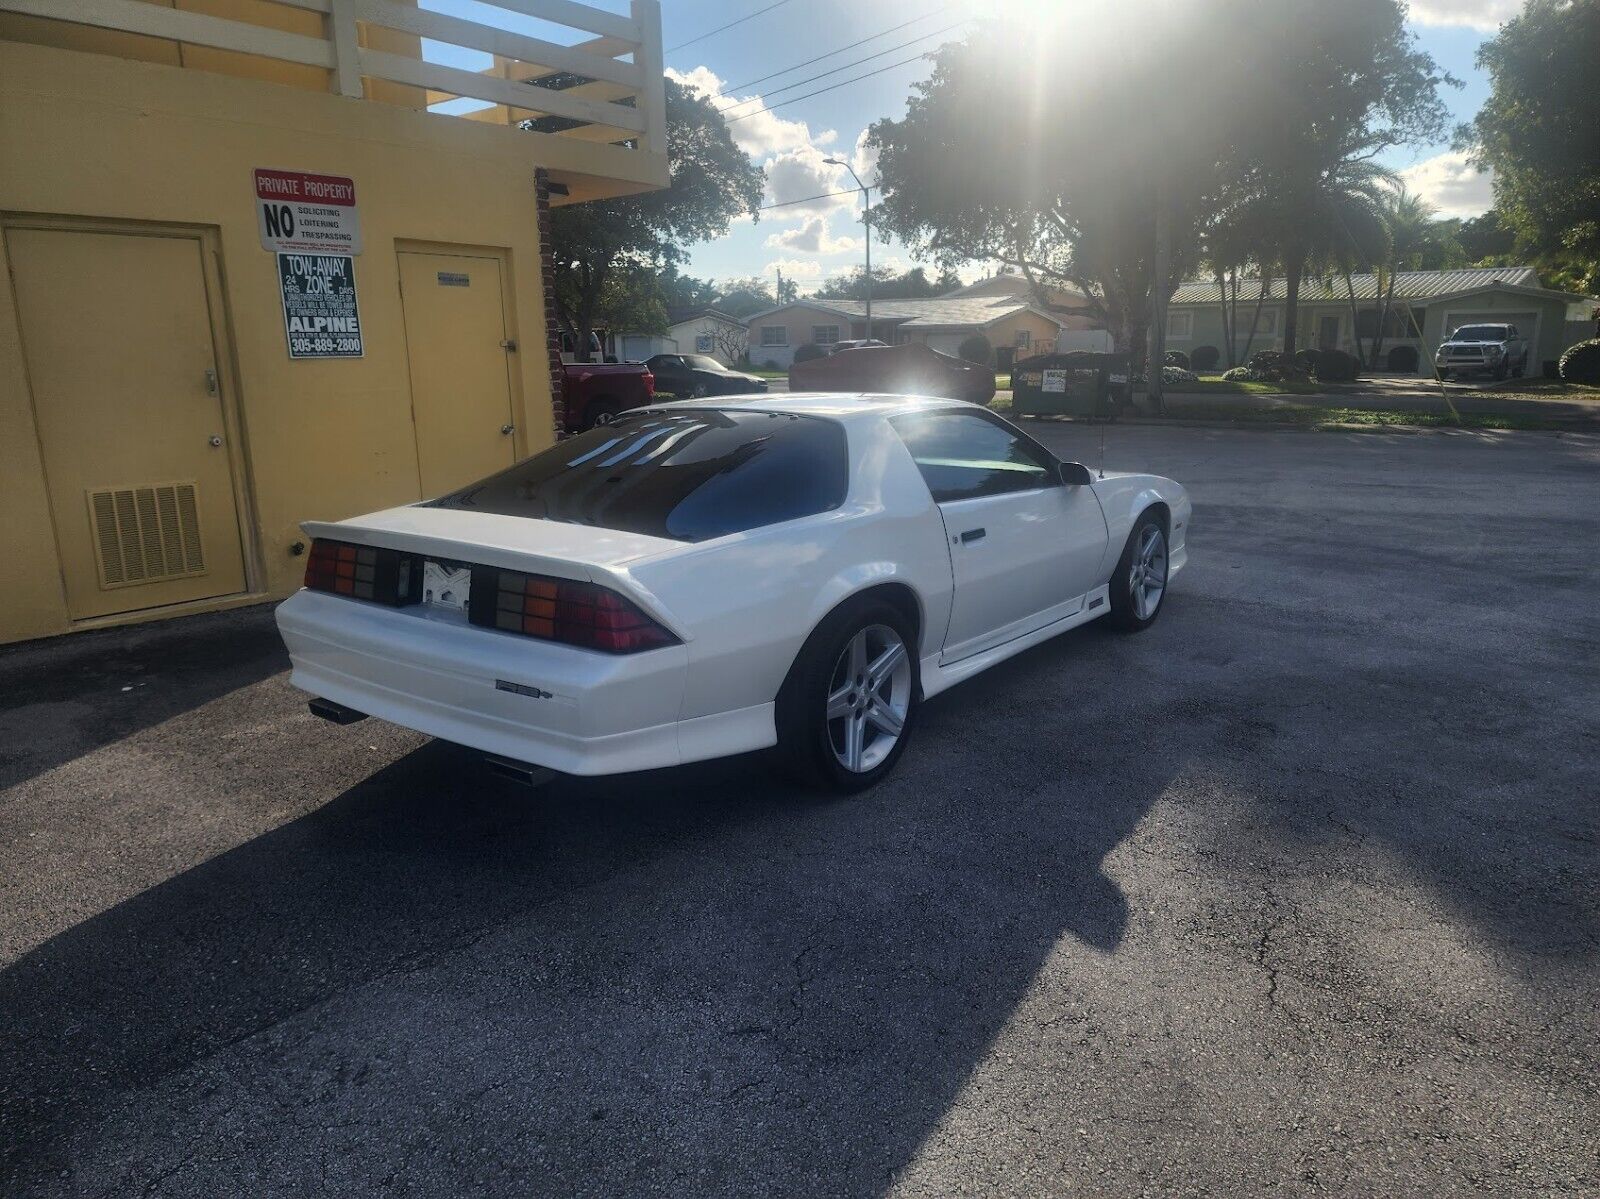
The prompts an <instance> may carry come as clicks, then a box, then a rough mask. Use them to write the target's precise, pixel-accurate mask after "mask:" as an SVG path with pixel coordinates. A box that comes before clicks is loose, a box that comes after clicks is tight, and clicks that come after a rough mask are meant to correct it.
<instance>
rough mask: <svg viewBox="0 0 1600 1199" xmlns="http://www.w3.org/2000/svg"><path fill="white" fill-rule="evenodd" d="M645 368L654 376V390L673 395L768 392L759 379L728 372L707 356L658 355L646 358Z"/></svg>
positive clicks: (719, 363)
mask: <svg viewBox="0 0 1600 1199" xmlns="http://www.w3.org/2000/svg"><path fill="white" fill-rule="evenodd" d="M645 365H646V366H648V367H649V368H650V370H651V372H652V373H653V374H654V375H655V377H656V389H657V390H658V391H667V392H671V393H672V394H673V395H675V396H683V397H699V396H729V395H748V394H750V393H751V392H761V391H766V390H767V381H766V380H765V379H763V378H761V376H759V375H747V374H745V373H744V372H743V371H736V370H730V369H728V368H727V367H726V366H723V365H722V363H721V362H720V361H718V360H717V359H715V358H712V357H711V356H710V355H709V354H657V355H656V356H655V357H654V358H646V359H645Z"/></svg>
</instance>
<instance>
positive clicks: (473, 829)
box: [0, 424, 1600, 1197]
mask: <svg viewBox="0 0 1600 1199" xmlns="http://www.w3.org/2000/svg"><path fill="white" fill-rule="evenodd" d="M1035 427H1036V429H1038V430H1039V431H1040V435H1041V436H1042V437H1043V438H1044V439H1046V440H1048V441H1051V442H1052V443H1053V444H1055V445H1056V446H1057V448H1058V449H1060V450H1061V451H1062V452H1064V453H1067V454H1068V455H1069V456H1073V457H1079V458H1083V459H1085V460H1087V461H1090V462H1092V461H1094V459H1095V455H1096V450H1095V438H1096V437H1097V436H1098V431H1097V430H1093V429H1089V428H1086V427H1083V426H1071V425H1045V424H1041V425H1038V426H1035ZM1109 436H1110V445H1109V447H1108V450H1107V455H1106V459H1107V463H1108V465H1109V466H1111V467H1113V468H1139V469H1145V468H1147V469H1154V470H1158V471H1161V472H1163V473H1167V474H1171V475H1173V476H1175V477H1176V478H1178V479H1180V480H1182V481H1184V482H1186V483H1187V484H1188V485H1189V486H1190V488H1191V491H1192V493H1193V496H1194V500H1195V516H1194V522H1193V530H1192V534H1191V540H1190V545H1191V565H1190V567H1189V569H1188V571H1187V572H1186V573H1185V574H1183V575H1182V576H1180V578H1179V580H1178V581H1177V583H1176V586H1175V588H1174V590H1173V592H1172V594H1171V596H1170V598H1169V601H1168V608H1167V610H1166V611H1165V613H1164V614H1163V616H1162V619H1161V620H1160V621H1159V622H1158V623H1157V624H1156V626H1155V627H1154V628H1153V629H1151V630H1150V631H1149V632H1148V633H1146V634H1144V635H1142V636H1139V637H1134V638H1126V637H1120V636H1117V635H1115V634H1113V633H1111V632H1109V631H1106V630H1105V629H1103V628H1101V627H1099V626H1093V625H1091V626H1089V627H1087V628H1085V629H1083V630H1080V631H1077V632H1074V633H1070V634H1068V635H1066V636H1065V637H1062V638H1059V639H1057V640H1056V641H1054V642H1052V643H1049V644H1047V645H1045V646H1043V647H1040V648H1038V649H1036V650H1033V651H1031V652H1029V653H1027V654H1025V655H1023V656H1021V657H1020V658H1018V659H1014V660H1013V661H1011V662H1010V663H1007V664H1006V665H1004V666H1002V667H999V668H997V669H995V670H993V671H991V672H989V673H987V674H985V675H983V676H980V677H979V678H977V679H976V680H974V681H972V682H970V683H968V684H965V685H963V686H961V687H959V688H956V689H955V690H953V691H951V692H949V693H947V694H945V695H943V696H941V697H939V698H938V699H937V700H935V701H933V702H932V703H930V704H929V705H928V706H927V708H926V709H925V710H924V720H923V723H922V725H921V727H920V728H919V729H918V731H917V734H916V739H915V741H914V743H913V745H912V746H911V750H910V752H909V753H908V755H907V757H906V759H905V760H904V762H903V763H902V766H901V768H900V770H899V772H898V773H897V774H896V775H895V776H894V777H892V778H891V779H890V781H889V782H887V783H886V784H884V785H883V786H881V787H879V788H878V789H876V790H875V791H873V792H871V793H869V794H868V795H866V796H864V797H860V798H857V799H855V800H851V801H835V800H822V799H819V798H816V797H812V796H808V795H805V794H802V793H798V792H796V791H794V790H792V789H789V788H786V787H782V786H777V785H774V784H773V783H772V782H770V781H769V779H768V776H767V775H766V773H765V772H764V771H763V769H762V767H761V765H760V764H759V763H758V762H756V761H752V760H749V759H740V760H733V761H727V762H720V763H713V764H709V765H704V766H699V767H693V768H684V769H680V770H674V771H666V772H661V773H657V774H650V775H639V776H630V777H626V778H617V779H610V780H595V781H577V780H570V781H560V782H557V783H555V784H553V785H551V786H549V787H548V788H546V789H544V790H542V791H539V792H529V791H527V790H524V789H522V788H519V787H517V786H515V785H513V784H509V783H502V782H500V781H497V780H496V779H494V778H492V777H491V776H489V775H487V774H486V773H485V772H483V771H482V770H481V769H480V768H479V767H478V765H477V763H476V762H475V761H474V760H473V759H472V758H471V757H470V756H469V755H467V754H465V753H464V752H462V751H459V750H457V749H455V748H452V747H450V746H448V745H443V744H436V743H430V742H427V741H426V740H425V739H423V738H421V737H418V736H415V735H413V734H410V733H407V732H404V731H401V730H398V729H394V728H390V727H385V726H382V725H380V724H378V723H377V722H375V721H367V722H365V723H363V724H359V725H355V726H351V727H348V728H336V727H333V726H331V725H327V724H324V723H322V722H319V721H317V720H314V719H313V718H312V717H310V716H309V715H307V714H306V711H305V707H304V702H303V697H301V696H299V695H298V694H296V693H295V692H293V691H291V690H290V688H289V687H288V685H287V683H286V677H285V661H284V658H283V655H282V652H281V648H280V647H279V645H278V643H277V640H276V637H275V634H274V632H273V630H272V627H271V621H270V615H269V614H268V613H267V612H265V611H264V610H260V609H253V610H246V611H241V612H237V613H232V614H224V615H217V616H210V617H204V618H197V619H193V620H190V621H186V622H182V623H169V624H165V625H155V626H144V627H141V628H136V629H131V630H123V631H118V632H113V633H102V634H91V635H83V636H79V637H76V638H68V639H65V640H61V641H55V642H50V643H41V644H37V645H32V646H22V647H14V648H12V649H10V650H5V651H0V788H3V789H0V1013H3V1018H0V1194H5V1195H28V1196H50V1195H107V1196H124V1195H194V1196H207V1197H214V1196H235V1195H237V1196H263V1195H296V1196H300V1195H319V1194H327V1195H342V1196H350V1195H366V1194H383V1195H417V1196H442V1195H465V1194H486V1195H487V1194H496V1195H565V1194H585V1195H623V1194H643V1193H665V1194H673V1195H695V1196H699V1195H711V1194H757V1193H760V1194H778V1195H808V1196H810V1195H880V1194H882V1195H895V1196H902V1195H904V1196H911V1195H918V1196H922V1195H927V1196H936V1195H937V1196H942V1195H955V1194H982V1195H1038V1194H1077V1193H1090V1194H1119V1195H1120V1194H1142V1193H1143V1194H1161V1195H1177V1194H1214V1193H1219V1192H1220V1193H1232V1194H1271V1195H1285V1194H1306V1195H1315V1194H1341V1193H1342V1194H1364V1195H1372V1194H1462V1193H1469V1192H1486V1193H1495V1192H1498V1193H1502V1194H1566V1193H1572V1194H1577V1193H1588V1194H1594V1193H1596V1191H1597V1190H1600V1148H1597V1147H1600V1093H1597V1092H1600V1076H1597V1072H1596V1060H1597V1050H1600V1011H1597V1008H1600V1005H1597V1003H1596V996H1597V995H1600V860H1597V848H1600V817H1597V798H1600V783H1597V781H1596V780H1597V778H1600V732H1597V730H1600V604H1597V603H1596V600H1595V583H1596V567H1595V546H1596V545H1597V544H1600V437H1596V436H1589V435H1556V434H1549V433H1426V434H1417V433H1399V432H1396V433H1387V434H1385V433H1348V434H1347V433H1312V432H1303V431H1297V430H1266V429H1241V430H1232V429H1206V428H1156V427H1138V428H1113V429H1112V430H1111V431H1110V433H1109Z"/></svg>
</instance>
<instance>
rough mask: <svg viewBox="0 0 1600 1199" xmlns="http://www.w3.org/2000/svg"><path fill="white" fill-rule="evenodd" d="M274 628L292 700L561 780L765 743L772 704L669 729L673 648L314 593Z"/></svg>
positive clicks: (682, 651)
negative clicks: (343, 709)
mask: <svg viewBox="0 0 1600 1199" xmlns="http://www.w3.org/2000/svg"><path fill="white" fill-rule="evenodd" d="M277 619H278V630H279V632H280V633H282V635H283V640H284V644H285V645H287V646H288V649H289V658H290V661H291V662H292V664H293V666H294V672H293V674H292V675H291V676H290V682H292V683H293V684H294V685H295V686H296V687H299V688H300V689H301V690H303V691H307V692H309V693H311V694H312V695H314V696H320V697H322V698H324V699H330V700H333V701H334V702H335V703H339V704H344V705H345V706H347V707H351V708H355V709H356V710H357V711H360V712H365V713H366V714H367V715H369V716H376V717H378V718H380V719H382V720H387V721H390V722H392V723H394V724H398V725H401V726H403V727H405V728H409V729H415V730H416V731H418V732H420V733H427V734H428V735H430V736H433V737H440V738H443V739H444V740H447V741H454V742H457V743H458V744H461V745H466V746H469V747H471V748H473V749H480V750H483V751H484V752H486V753H493V754H500V755H503V756H505V757H509V758H515V759H517V760H519V761H523V762H530V763H533V764H535V765H539V766H547V767H549V768H550V769H552V770H559V771H561V772H563V773H565V774H582V775H596V774H616V773H621V772H624V771H630V770H650V769H655V768H657V767H661V766H673V765H677V764H678V763H680V762H687V761H695V760H698V759H701V758H710V757H718V756H721V755H723V754H730V753H739V752H742V751H744V750H747V749H755V748H759V747H760V746H762V745H770V744H772V741H773V721H772V705H771V704H763V705H760V707H759V708H753V709H743V710H741V711H737V712H724V713H719V714H717V715H714V716H707V717H702V718H699V719H696V720H690V721H679V720H678V714H679V712H680V711H681V708H682V702H683V690H684V678H685V673H686V670H687V664H688V653H687V650H686V648H685V647H684V646H681V645H676V646H670V647H667V648H665V649H659V650H651V651H649V652H646V653H642V654H616V655H613V654H603V653H597V652H593V651H589V650H580V649H575V648H572V647H569V646H563V645H555V644H551V643H549V642H541V641H537V640H535V639H532V638H524V637H516V636H513V635H511V634H508V633H497V632H494V631H492V630H488V629H479V628H474V627H473V626H471V625H467V624H465V623H460V622H457V621H453V620H448V619H440V618H434V617H430V616H428V615H425V614H421V611H420V610H418V609H392V608H384V607H380V606H378V605H374V604H365V603H361V602H360V601H355V600H349V599H345V598H343V597H339V596H332V595H323V594H320V593H318V592H312V591H301V592H298V593H296V594H295V595H293V596H291V597H290V598H289V599H287V600H285V601H284V602H283V603H282V604H281V605H279V607H278V612H277Z"/></svg>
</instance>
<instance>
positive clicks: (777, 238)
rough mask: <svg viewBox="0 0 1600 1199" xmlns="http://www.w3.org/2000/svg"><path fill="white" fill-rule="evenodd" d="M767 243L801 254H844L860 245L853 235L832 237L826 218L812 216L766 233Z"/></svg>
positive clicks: (775, 247)
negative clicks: (786, 227)
mask: <svg viewBox="0 0 1600 1199" xmlns="http://www.w3.org/2000/svg"><path fill="white" fill-rule="evenodd" d="M767 245H769V246H771V247H772V248H774V249H777V250H798V251H799V252H800V253H802V254H844V253H848V252H850V251H852V250H855V249H857V248H859V247H860V245H861V243H860V242H859V241H857V240H856V239H855V238H853V237H834V236H833V235H832V234H831V233H830V232H829V231H828V218H827V217H822V216H814V217H811V218H809V219H808V220H805V221H802V222H801V223H800V224H798V225H795V226H794V227H792V228H789V229H780V230H779V231H778V232H776V233H771V234H768V235H767Z"/></svg>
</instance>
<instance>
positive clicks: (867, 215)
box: [822, 158, 872, 341]
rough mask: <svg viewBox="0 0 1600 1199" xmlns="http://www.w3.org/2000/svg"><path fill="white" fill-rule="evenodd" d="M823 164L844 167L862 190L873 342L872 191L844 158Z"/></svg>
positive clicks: (868, 296)
mask: <svg viewBox="0 0 1600 1199" xmlns="http://www.w3.org/2000/svg"><path fill="white" fill-rule="evenodd" d="M822 161H823V162H825V163H827V164H828V165H829V166H834V167H843V168H844V169H845V170H847V171H849V172H850V178H852V179H854V180H855V181H856V186H857V187H859V188H860V189H861V225H862V228H863V229H865V230H866V236H867V340H868V341H871V340H872V189H871V188H869V187H868V186H867V185H866V184H865V183H863V182H861V176H860V175H858V174H856V169H855V167H853V166H851V165H850V164H849V163H848V162H846V161H845V160H844V159H842V158H824V159H823V160H822Z"/></svg>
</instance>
